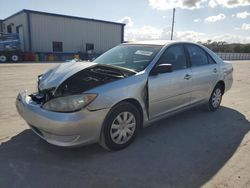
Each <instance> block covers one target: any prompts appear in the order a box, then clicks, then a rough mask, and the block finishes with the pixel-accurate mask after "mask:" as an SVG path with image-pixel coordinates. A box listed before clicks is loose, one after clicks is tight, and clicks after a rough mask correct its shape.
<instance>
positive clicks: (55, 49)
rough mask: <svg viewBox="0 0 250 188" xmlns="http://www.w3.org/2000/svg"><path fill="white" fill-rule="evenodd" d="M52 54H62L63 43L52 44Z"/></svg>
mask: <svg viewBox="0 0 250 188" xmlns="http://www.w3.org/2000/svg"><path fill="white" fill-rule="evenodd" d="M52 46H53V52H63V43H62V42H55V41H53V42H52Z"/></svg>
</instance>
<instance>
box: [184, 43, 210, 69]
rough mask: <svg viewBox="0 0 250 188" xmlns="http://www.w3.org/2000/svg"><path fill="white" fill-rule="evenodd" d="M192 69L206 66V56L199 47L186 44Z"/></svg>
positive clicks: (207, 62)
mask: <svg viewBox="0 0 250 188" xmlns="http://www.w3.org/2000/svg"><path fill="white" fill-rule="evenodd" d="M186 47H187V51H188V54H189V57H190V61H191V65H192V67H198V66H203V65H208V64H209V61H208V56H207V54H206V52H205V51H204V50H203V49H201V48H200V47H199V46H196V45H192V44H186Z"/></svg>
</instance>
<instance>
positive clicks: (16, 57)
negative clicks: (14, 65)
mask: <svg viewBox="0 0 250 188" xmlns="http://www.w3.org/2000/svg"><path fill="white" fill-rule="evenodd" d="M10 58H11V61H12V62H18V61H19V59H20V58H19V56H18V55H16V54H13V55H12V56H11V57H10Z"/></svg>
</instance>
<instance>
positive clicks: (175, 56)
mask: <svg viewBox="0 0 250 188" xmlns="http://www.w3.org/2000/svg"><path fill="white" fill-rule="evenodd" d="M159 64H172V69H173V70H180V69H185V68H187V63H186V56H185V52H184V48H183V45H181V44H175V45H173V46H170V47H168V48H167V49H166V51H165V52H164V53H163V54H162V56H161V58H160V60H159Z"/></svg>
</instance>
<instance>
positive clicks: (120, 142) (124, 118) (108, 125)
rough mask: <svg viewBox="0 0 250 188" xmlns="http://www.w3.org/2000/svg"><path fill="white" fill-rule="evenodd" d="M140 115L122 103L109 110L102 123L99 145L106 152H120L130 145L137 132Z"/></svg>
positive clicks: (134, 108) (134, 109) (135, 109)
mask: <svg viewBox="0 0 250 188" xmlns="http://www.w3.org/2000/svg"><path fill="white" fill-rule="evenodd" d="M139 125H140V113H139V111H138V110H137V108H136V107H135V106H134V105H132V104H130V103H127V102H122V103H120V104H118V105H116V106H115V107H114V108H112V109H111V111H110V113H109V114H108V115H107V118H106V120H105V123H104V129H103V132H102V139H101V145H102V146H103V147H104V148H106V149H108V150H120V149H123V148H125V147H127V146H128V145H129V144H131V143H132V142H133V140H134V138H135V136H136V134H137V132H138V129H139Z"/></svg>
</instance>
